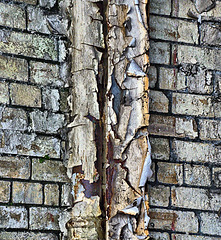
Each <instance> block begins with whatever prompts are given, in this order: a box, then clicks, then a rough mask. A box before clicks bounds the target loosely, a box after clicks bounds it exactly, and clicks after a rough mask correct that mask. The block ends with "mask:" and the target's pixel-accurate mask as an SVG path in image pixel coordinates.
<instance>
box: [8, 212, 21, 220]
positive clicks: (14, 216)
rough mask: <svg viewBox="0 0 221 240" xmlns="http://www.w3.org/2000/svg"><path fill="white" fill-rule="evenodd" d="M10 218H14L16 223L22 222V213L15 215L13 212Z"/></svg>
mask: <svg viewBox="0 0 221 240" xmlns="http://www.w3.org/2000/svg"><path fill="white" fill-rule="evenodd" d="M10 217H11V218H12V219H15V220H16V221H18V222H19V221H20V219H21V213H17V214H16V213H13V212H11V213H10Z"/></svg>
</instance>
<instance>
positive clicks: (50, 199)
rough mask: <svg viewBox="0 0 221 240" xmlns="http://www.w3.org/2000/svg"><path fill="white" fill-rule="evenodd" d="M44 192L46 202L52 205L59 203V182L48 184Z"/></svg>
mask: <svg viewBox="0 0 221 240" xmlns="http://www.w3.org/2000/svg"><path fill="white" fill-rule="evenodd" d="M44 193H45V202H44V204H46V205H52V206H58V205H59V186H58V185H57V184H46V185H45V189H44Z"/></svg>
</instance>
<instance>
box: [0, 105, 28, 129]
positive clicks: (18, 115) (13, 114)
mask: <svg viewBox="0 0 221 240" xmlns="http://www.w3.org/2000/svg"><path fill="white" fill-rule="evenodd" d="M27 127H28V118H27V115H26V112H25V111H24V110H22V109H14V108H4V107H0V128H1V129H12V130H26V129H27Z"/></svg>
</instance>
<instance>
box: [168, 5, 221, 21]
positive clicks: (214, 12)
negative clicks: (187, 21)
mask: <svg viewBox="0 0 221 240" xmlns="http://www.w3.org/2000/svg"><path fill="white" fill-rule="evenodd" d="M200 2H201V3H204V2H207V1H200ZM188 11H191V12H193V13H195V14H196V15H198V13H197V12H196V8H195V6H194V4H193V2H192V1H190V0H188V1H182V0H177V1H174V2H173V16H174V17H181V18H190V17H189V16H188V14H187V13H188ZM200 15H201V17H202V19H204V18H205V19H207V20H208V19H211V18H212V19H217V20H219V18H220V16H221V2H220V1H216V7H215V8H212V9H211V10H210V11H205V12H202V13H201V14H200Z"/></svg>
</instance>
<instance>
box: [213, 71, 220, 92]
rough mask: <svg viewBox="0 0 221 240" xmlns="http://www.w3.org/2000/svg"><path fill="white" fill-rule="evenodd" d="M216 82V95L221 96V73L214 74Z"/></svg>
mask: <svg viewBox="0 0 221 240" xmlns="http://www.w3.org/2000/svg"><path fill="white" fill-rule="evenodd" d="M214 82H215V93H216V94H217V95H219V94H221V73H220V72H217V73H216V74H214Z"/></svg>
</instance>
